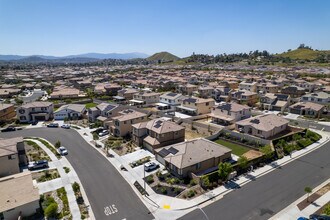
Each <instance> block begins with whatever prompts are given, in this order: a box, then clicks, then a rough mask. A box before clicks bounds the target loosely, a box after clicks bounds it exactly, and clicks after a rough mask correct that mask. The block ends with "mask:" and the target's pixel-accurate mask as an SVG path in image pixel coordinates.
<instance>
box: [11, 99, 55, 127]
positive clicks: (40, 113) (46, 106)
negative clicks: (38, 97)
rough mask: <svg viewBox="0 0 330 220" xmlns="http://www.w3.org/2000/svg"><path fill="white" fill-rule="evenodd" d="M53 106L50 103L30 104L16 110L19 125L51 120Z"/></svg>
mask: <svg viewBox="0 0 330 220" xmlns="http://www.w3.org/2000/svg"><path fill="white" fill-rule="evenodd" d="M53 111H54V105H53V103H51V102H30V103H27V104H24V105H22V106H20V107H18V108H17V109H16V114H17V118H18V119H19V121H20V122H21V123H27V122H31V121H47V120H49V119H52V118H53Z"/></svg>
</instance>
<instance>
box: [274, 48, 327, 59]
mask: <svg viewBox="0 0 330 220" xmlns="http://www.w3.org/2000/svg"><path fill="white" fill-rule="evenodd" d="M321 54H329V51H327V50H324V51H316V50H309V49H296V50H291V51H288V52H285V53H281V54H278V56H280V57H289V58H291V59H294V60H296V59H297V60H314V59H316V58H317V57H319V56H320V55H321Z"/></svg>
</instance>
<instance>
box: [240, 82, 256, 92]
mask: <svg viewBox="0 0 330 220" xmlns="http://www.w3.org/2000/svg"><path fill="white" fill-rule="evenodd" d="M238 88H239V90H247V91H250V92H256V91H257V82H246V81H244V82H241V83H240V84H239V86H238Z"/></svg>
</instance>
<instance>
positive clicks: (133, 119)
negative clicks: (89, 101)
mask: <svg viewBox="0 0 330 220" xmlns="http://www.w3.org/2000/svg"><path fill="white" fill-rule="evenodd" d="M147 120H148V117H147V114H145V113H142V112H138V111H135V110H132V109H126V110H124V111H121V112H119V116H116V117H113V118H112V124H111V125H110V132H111V133H112V134H113V135H114V136H116V137H124V136H126V135H131V134H132V131H133V127H132V125H133V124H136V123H140V122H144V121H147Z"/></svg>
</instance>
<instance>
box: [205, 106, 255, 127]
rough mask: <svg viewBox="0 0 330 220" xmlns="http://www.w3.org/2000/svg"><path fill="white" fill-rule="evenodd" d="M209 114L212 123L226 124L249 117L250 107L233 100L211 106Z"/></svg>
mask: <svg viewBox="0 0 330 220" xmlns="http://www.w3.org/2000/svg"><path fill="white" fill-rule="evenodd" d="M209 116H210V117H211V118H212V122H213V123H216V124H220V125H224V126H228V125H231V124H234V123H235V122H237V121H240V120H243V119H246V118H249V117H251V108H250V107H248V106H245V105H240V104H237V103H235V102H231V103H220V104H219V105H218V106H214V107H213V108H212V112H211V114H209Z"/></svg>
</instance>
